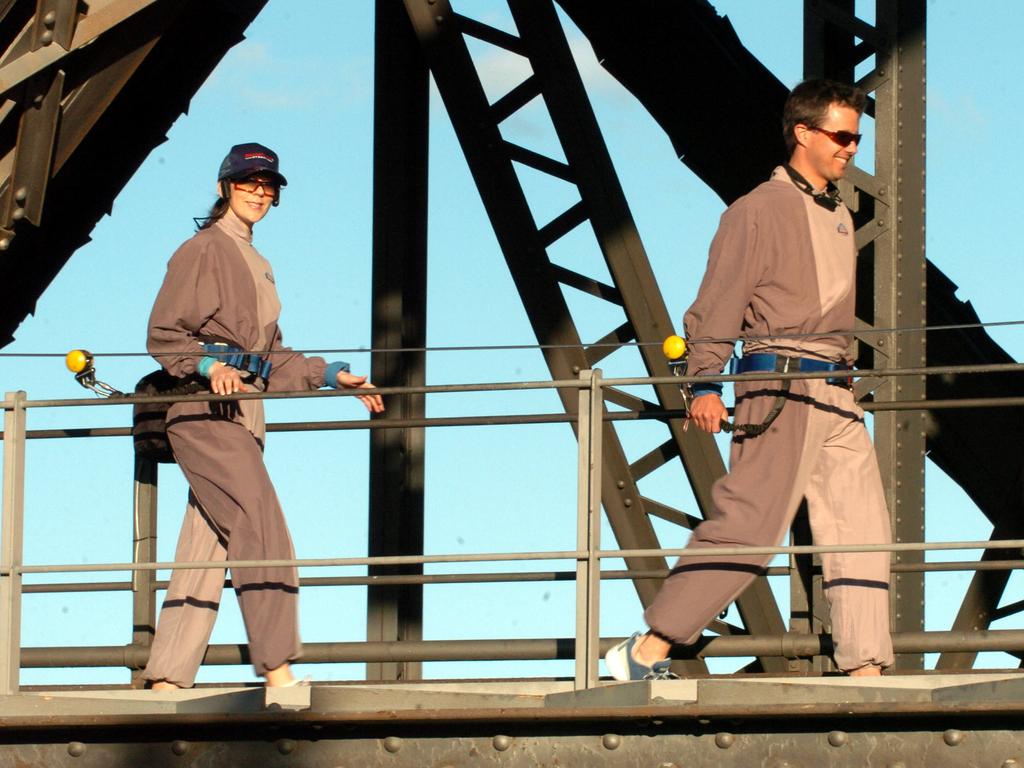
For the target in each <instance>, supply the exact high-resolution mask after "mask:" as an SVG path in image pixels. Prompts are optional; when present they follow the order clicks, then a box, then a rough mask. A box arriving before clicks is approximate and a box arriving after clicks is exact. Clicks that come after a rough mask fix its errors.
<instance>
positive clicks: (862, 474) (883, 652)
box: [644, 380, 893, 670]
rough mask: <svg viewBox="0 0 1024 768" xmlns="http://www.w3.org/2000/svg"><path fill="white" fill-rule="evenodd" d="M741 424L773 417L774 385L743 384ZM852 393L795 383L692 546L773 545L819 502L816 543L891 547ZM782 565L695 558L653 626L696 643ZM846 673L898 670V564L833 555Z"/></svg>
mask: <svg viewBox="0 0 1024 768" xmlns="http://www.w3.org/2000/svg"><path fill="white" fill-rule="evenodd" d="M736 396H737V405H736V420H737V421H738V422H743V423H755V424H756V423H758V422H759V421H760V420H761V419H763V418H764V415H765V414H766V413H767V412H768V411H769V410H770V409H771V407H772V404H773V402H774V399H775V391H774V390H773V389H771V385H770V384H767V385H766V384H764V383H760V382H749V383H748V382H744V383H741V384H737V385H736ZM862 419H863V412H862V411H861V409H860V408H859V407H858V406H857V405H856V403H855V402H854V399H853V395H852V393H851V392H850V391H849V390H847V389H845V388H843V387H836V386H832V385H829V384H826V383H825V382H824V381H821V380H808V381H794V382H793V385H792V390H791V392H790V394H789V397H788V399H787V403H786V406H785V408H783V410H782V413H781V414H780V415H779V417H778V419H776V421H775V422H774V424H773V425H772V427H771V429H769V430H768V432H766V433H765V434H763V435H760V436H757V437H744V436H742V435H740V436H738V437H734V438H733V443H732V448H731V452H730V460H729V464H730V470H729V474H727V475H726V476H725V477H723V478H721V479H720V480H718V482H716V483H715V485H714V487H713V489H712V503H713V505H714V509H713V510H712V512H711V515H710V519H709V520H707V521H705V522H703V523H701V524H700V525H699V526H698V527H697V528H696V530H695V531H694V533H693V535H692V537H691V539H690V543H689V544H688V547H690V548H697V547H711V546H725V547H729V546H742V545H750V546H773V545H776V544H778V543H779V542H780V541H782V540H783V537H784V536H785V535H786V532H787V531H788V530H789V527H790V525H791V524H792V521H793V517H794V516H795V514H796V510H797V508H798V507H799V504H800V500H801V498H802V497H804V496H806V497H807V502H808V514H809V517H810V524H811V531H812V533H813V536H814V543H815V544H821V545H829V544H883V543H888V542H889V541H890V524H889V514H888V511H887V509H886V505H885V495H884V492H883V490H882V482H881V477H880V475H879V471H878V463H877V461H876V459H875V454H874V448H873V447H872V445H871V440H870V438H869V436H868V433H867V429H866V428H865V426H864V424H863V421H862ZM770 559H771V558H770V557H768V556H759V555H752V556H746V557H715V556H711V555H708V556H706V557H685V558H680V559H679V561H678V562H677V563H676V565H675V567H674V568H673V571H672V574H671V575H670V576H669V577H668V578H667V579H666V580H665V582H664V584H663V586H662V588H661V591H660V592H659V593H658V595H657V597H656V598H655V600H654V602H653V603H652V604H651V605H650V606H649V607H648V609H647V611H646V612H645V614H644V618H645V619H646V621H647V624H648V626H650V627H651V628H652V629H654V630H655V631H656V632H658V633H659V634H661V635H664V636H665V637H667V638H669V639H671V640H673V641H674V642H677V643H682V644H688V643H692V642H694V641H695V640H696V639H697V637H699V635H700V633H701V631H702V630H703V629H704V627H705V626H707V625H708V624H709V623H710V622H711V620H712V619H714V618H715V617H716V616H717V615H718V614H719V613H720V612H721V611H722V610H723V609H724V608H725V607H726V606H727V605H728V604H729V603H730V602H732V601H733V600H735V599H736V597H737V596H738V595H739V594H740V593H741V592H742V591H743V590H744V589H745V588H746V587H747V586H748V585H749V584H750V582H751V581H753V579H754V577H755V576H757V575H758V574H760V573H761V571H762V569H763V567H764V566H765V565H766V564H767V563H768V561H769V560H770ZM821 560H822V571H823V576H824V579H823V581H824V588H825V595H826V597H827V599H828V601H829V604H830V614H831V620H832V637H833V642H834V646H835V659H836V664H837V665H838V666H839V668H840V669H843V670H853V669H857V668H859V667H862V666H865V665H867V664H876V665H879V666H883V667H884V666H890V665H891V664H892V662H893V654H892V640H891V638H890V634H889V599H888V598H889V592H888V585H889V554H888V553H886V552H882V553H849V554H822V555H821Z"/></svg>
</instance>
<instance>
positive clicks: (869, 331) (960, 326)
mask: <svg viewBox="0 0 1024 768" xmlns="http://www.w3.org/2000/svg"><path fill="white" fill-rule="evenodd" d="M1016 325H1024V320H1001V321H996V322H989V323H957V324H952V325H931V326H928V325H924V326H904V327H899V328H855V329H853V330H847V331H839V330H836V331H825V332H820V331H819V332H817V333H779V334H771V335H768V336H744V337H742V338H720V339H716V338H712V339H690V340H687V344H689V345H691V346H692V345H694V344H724V343H728V344H735V343H737V342H739V341H745V342H746V341H778V340H782V339H809V338H822V337H826V336H875V335H884V334H890V333H922V332H925V333H930V332H935V331H960V330H972V329H984V328H999V327H1008V326H1016ZM661 344H662V342H660V341H627V342H595V343H593V344H587V343H580V344H480V345H451V346H436V347H383V348H374V347H340V348H325V347H312V348H308V349H292V350H290V351H292V352H297V353H300V354H348V355H351V354H367V353H381V354H396V353H419V352H508V351H520V350H531V349H538V350H547V349H602V348H614V349H619V348H622V347H637V348H639V347H652V346H653V347H660V346H661ZM265 351H266V350H248V351H246V350H243V352H244V353H245V354H263V353H264V352H265ZM66 354H67V352H66V351H64V352H0V359H4V358H47V357H61V358H62V357H64V356H65V355H66ZM177 354H181V353H180V352H167V353H157V354H155V355H154V354H151V353H149V352H94V353H93V355H94V356H95V357H161V356H172V355H177Z"/></svg>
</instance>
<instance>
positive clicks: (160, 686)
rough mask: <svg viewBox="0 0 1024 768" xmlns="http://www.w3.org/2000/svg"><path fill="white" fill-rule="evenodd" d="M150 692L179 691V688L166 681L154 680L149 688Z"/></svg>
mask: <svg viewBox="0 0 1024 768" xmlns="http://www.w3.org/2000/svg"><path fill="white" fill-rule="evenodd" d="M149 690H151V691H180V690H181V686H180V685H175V684H174V683H170V682H168V681H166V680H154V681H153V682H152V683H151V684H150V686H149Z"/></svg>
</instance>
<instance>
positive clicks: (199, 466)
mask: <svg viewBox="0 0 1024 768" xmlns="http://www.w3.org/2000/svg"><path fill="white" fill-rule="evenodd" d="M280 310H281V304H280V302H279V300H278V297H277V291H276V288H275V287H274V277H273V272H272V270H271V268H270V264H269V263H268V262H267V261H266V260H265V259H264V258H263V257H262V256H260V254H259V253H258V252H257V251H256V249H255V248H253V246H252V242H251V234H250V233H249V231H248V229H247V228H246V227H245V226H244V225H243V224H242V223H241V221H240V220H239V219H237V218H235V217H234V216H233V214H232V213H231V212H230V211H229V212H228V214H226V215H225V216H224V217H223V218H222V219H220V220H219V221H217V222H216V223H214V224H213V225H211V226H210V227H208V228H207V229H204V230H202V231H200V232H198V233H197V234H196V235H195V236H194V237H192V238H191V239H190V240H188V241H187V242H185V243H184V244H183V245H182V246H181V247H180V248H179V249H178V250H177V251H176V252H175V253H174V255H173V256H172V257H171V260H170V262H169V263H168V265H167V276H166V277H165V279H164V283H163V286H162V287H161V289H160V293H159V295H158V296H157V299H156V303H155V304H154V306H153V312H152V314H151V316H150V320H149V338H148V342H147V348H148V349H149V352H150V354H152V355H153V356H154V357H155V358H156V359H157V361H158V362H159V363H160V364H161V365H162V366H163V367H164V368H166V369H167V371H169V372H170V373H171V374H172V375H174V376H179V377H183V376H187V375H189V374H191V373H194V372H195V371H196V366H197V365H198V364H199V361H200V360H201V359H202V358H203V357H204V356H205V355H206V354H207V353H206V351H205V350H204V349H203V348H202V347H201V346H200V343H199V340H200V338H216V339H221V340H223V341H225V342H227V343H229V344H231V345H233V346H236V347H239V348H241V349H243V350H247V351H257V352H261V351H263V350H267V349H270V350H271V352H270V360H271V363H272V367H271V372H270V376H269V379H268V381H267V389H268V390H270V391H289V390H302V389H318V388H320V387H322V386H324V371H325V369H326V363H325V362H324V360H323V359H321V358H319V357H304V356H303V355H300V354H298V353H295V352H292V351H291V350H289V349H287V348H286V347H283V346H282V345H281V334H280V330H279V329H278V327H277V319H278V316H279V314H280ZM227 405H229V404H227V403H219V404H218V403H176V404H174V405H172V406H171V408H170V410H169V411H168V415H167V434H168V437H169V439H170V443H171V448H172V449H173V451H174V457H175V459H176V460H177V462H178V464H179V466H180V467H181V469H182V471H183V472H184V474H185V477H186V478H187V479H188V483H189V489H190V493H189V504H188V507H187V509H186V513H185V520H184V522H183V524H182V529H181V536H180V538H179V541H178V548H177V552H176V553H175V559H177V560H179V561H186V560H191V561H204V560H211V561H213V560H224V559H225V558H227V559H231V560H267V559H282V560H289V559H293V558H294V556H295V555H294V550H293V548H292V542H291V537H290V536H289V533H288V526H287V524H286V522H285V519H284V514H283V512H282V511H281V505H280V503H279V502H278V499H277V494H276V493H275V492H274V487H273V485H272V484H271V482H270V477H269V475H268V474H267V469H266V467H265V466H264V463H263V450H262V444H263V439H264V434H265V425H264V416H263V402H262V401H260V400H246V401H241V402H238V403H237V404H231V405H232V407H230V408H228V407H225V406H227ZM236 405H237V407H235V406H236ZM224 575H225V571H224V569H223V568H220V569H209V570H176V571H174V573H173V574H172V575H171V582H170V584H169V586H168V590H167V595H166V598H165V600H164V605H163V608H162V610H161V612H160V621H159V624H158V625H157V632H156V637H155V638H154V640H153V648H152V651H151V653H150V659H149V663H148V664H147V666H146V670H145V673H144V677H145V678H146V679H147V680H153V681H157V680H166V681H168V682H172V683H175V684H177V685H179V686H182V687H189V686H191V685H192V684H193V683H194V681H195V675H196V671H197V670H198V669H199V665H200V662H201V661H202V658H203V655H204V654H205V652H206V647H207V644H208V643H209V639H210V633H211V632H212V631H213V623H214V620H215V619H216V616H217V608H218V607H219V604H220V597H221V591H222V587H223V584H224ZM231 581H232V584H233V586H234V588H235V591H236V593H237V595H238V601H239V605H240V607H241V611H242V618H243V620H244V623H245V630H246V634H247V635H248V638H249V653H250V656H251V659H252V664H253V667H254V668H255V670H256V673H257V674H259V675H265V674H266V673H267V672H268V671H270V670H272V669H276V668H277V667H279V666H281V665H282V664H284V663H286V662H289V661H292V660H294V659H296V658H297V657H298V656H299V654H300V653H301V650H302V646H301V643H300V640H299V632H298V589H299V581H298V573H297V571H296V569H295V568H291V567H277V568H235V569H233V570H232V573H231Z"/></svg>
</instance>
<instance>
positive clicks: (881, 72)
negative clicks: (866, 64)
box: [878, 69, 885, 77]
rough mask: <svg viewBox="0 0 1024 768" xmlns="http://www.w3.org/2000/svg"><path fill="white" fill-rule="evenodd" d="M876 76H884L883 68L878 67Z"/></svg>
mask: <svg viewBox="0 0 1024 768" xmlns="http://www.w3.org/2000/svg"><path fill="white" fill-rule="evenodd" d="M878 76H879V77H885V70H884V69H879V70H878Z"/></svg>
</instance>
